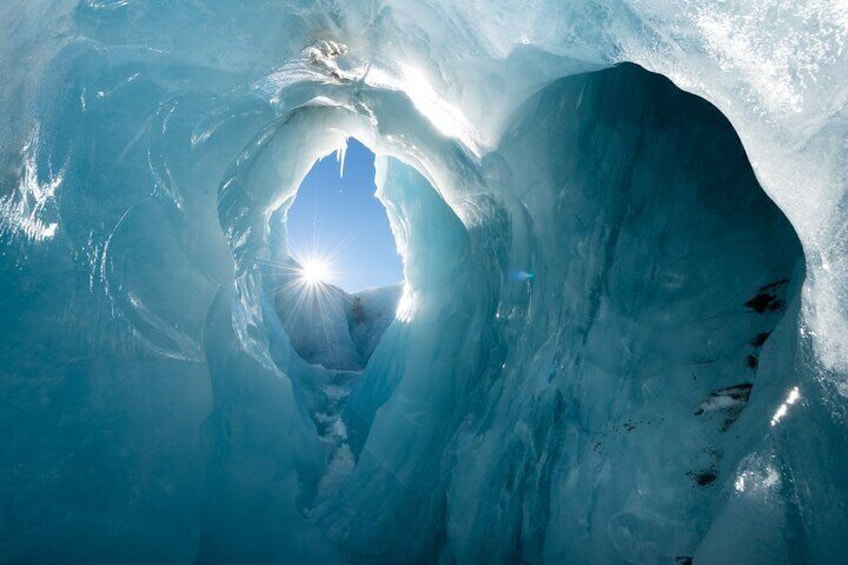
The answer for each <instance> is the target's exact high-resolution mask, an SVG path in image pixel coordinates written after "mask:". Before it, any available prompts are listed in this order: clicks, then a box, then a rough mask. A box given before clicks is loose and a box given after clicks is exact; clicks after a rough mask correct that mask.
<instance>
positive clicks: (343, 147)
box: [336, 138, 347, 179]
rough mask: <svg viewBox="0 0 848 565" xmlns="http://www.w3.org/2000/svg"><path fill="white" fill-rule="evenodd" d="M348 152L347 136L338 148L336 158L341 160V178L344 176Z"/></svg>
mask: <svg viewBox="0 0 848 565" xmlns="http://www.w3.org/2000/svg"><path fill="white" fill-rule="evenodd" d="M346 154H347V138H344V140H343V141H342V144H341V145H340V146H339V148H338V149H336V159H338V161H339V178H340V179H343V178H344V164H345V155H346Z"/></svg>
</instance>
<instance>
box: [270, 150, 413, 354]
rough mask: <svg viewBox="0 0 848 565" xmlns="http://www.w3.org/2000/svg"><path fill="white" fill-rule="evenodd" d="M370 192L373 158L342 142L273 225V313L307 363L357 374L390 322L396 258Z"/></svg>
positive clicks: (398, 283) (383, 215)
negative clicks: (277, 266) (280, 247)
mask: <svg viewBox="0 0 848 565" xmlns="http://www.w3.org/2000/svg"><path fill="white" fill-rule="evenodd" d="M375 190H376V184H375V155H374V153H373V152H372V151H371V150H370V149H369V148H368V147H366V146H365V145H363V144H362V143H360V142H359V141H358V140H356V139H355V138H348V139H347V140H345V145H344V146H343V147H342V148H340V149H338V150H337V151H336V152H335V153H331V154H329V155H326V156H324V157H323V158H321V159H318V160H317V161H316V162H315V163H314V165H313V166H312V168H311V170H310V172H309V173H308V174H307V175H306V177H305V178H304V179H303V181H302V182H301V184H300V187H299V188H298V190H297V192H296V194H295V196H294V198H293V199H291V200H289V201H287V202H286V203H284V205H283V206H281V207H280V209H279V210H278V211H277V212H276V213H275V216H277V218H276V220H272V225H274V226H276V230H279V227H280V226H284V228H285V238H284V241H285V242H286V247H287V249H286V252H285V255H287V256H288V259H287V261H285V262H284V264H283V267H282V269H281V271H282V276H281V277H280V280H278V281H277V282H276V283H275V287H276V288H275V289H274V291H273V294H274V310H275V312H276V314H277V316H278V317H279V319H280V321H281V322H282V325H283V327H284V328H285V331H286V333H287V335H288V338H289V340H290V342H291V344H292V347H293V348H294V350H295V352H296V353H297V354H298V355H299V356H300V358H302V359H303V360H304V361H306V362H307V363H309V364H310V365H315V366H320V367H322V368H324V369H329V370H342V371H361V370H362V369H363V368H364V367H365V365H366V364H367V363H368V359H369V358H370V356H371V354H372V353H373V351H374V349H375V348H376V346H377V344H378V343H379V341H380V337H381V336H382V334H383V332H385V330H386V328H387V327H388V326H389V324H391V322H392V321H393V320H394V318H395V313H396V310H397V306H398V302H399V300H400V298H401V294H402V288H403V260H402V258H401V256H400V255H399V253H398V247H397V244H396V242H395V238H394V234H393V233H392V229H391V226H390V224H389V219H388V216H387V211H386V208H385V205H384V204H383V203H382V202H381V201H380V199H379V198H378V197H377V196H376V195H375ZM271 236H272V239H273V238H274V236H275V230H274V229H272V234H271ZM279 239H283V238H279Z"/></svg>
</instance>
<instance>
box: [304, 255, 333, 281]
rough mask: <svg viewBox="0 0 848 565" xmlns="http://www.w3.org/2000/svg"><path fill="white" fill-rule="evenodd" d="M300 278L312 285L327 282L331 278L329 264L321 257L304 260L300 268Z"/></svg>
mask: <svg viewBox="0 0 848 565" xmlns="http://www.w3.org/2000/svg"><path fill="white" fill-rule="evenodd" d="M300 278H301V279H302V280H303V282H305V283H306V284H308V285H310V286H314V285H317V284H320V283H323V282H326V281H327V279H329V278H330V268H329V265H327V262H326V261H322V260H320V259H310V260H307V261H304V262H303V265H302V267H301V269H300Z"/></svg>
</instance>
